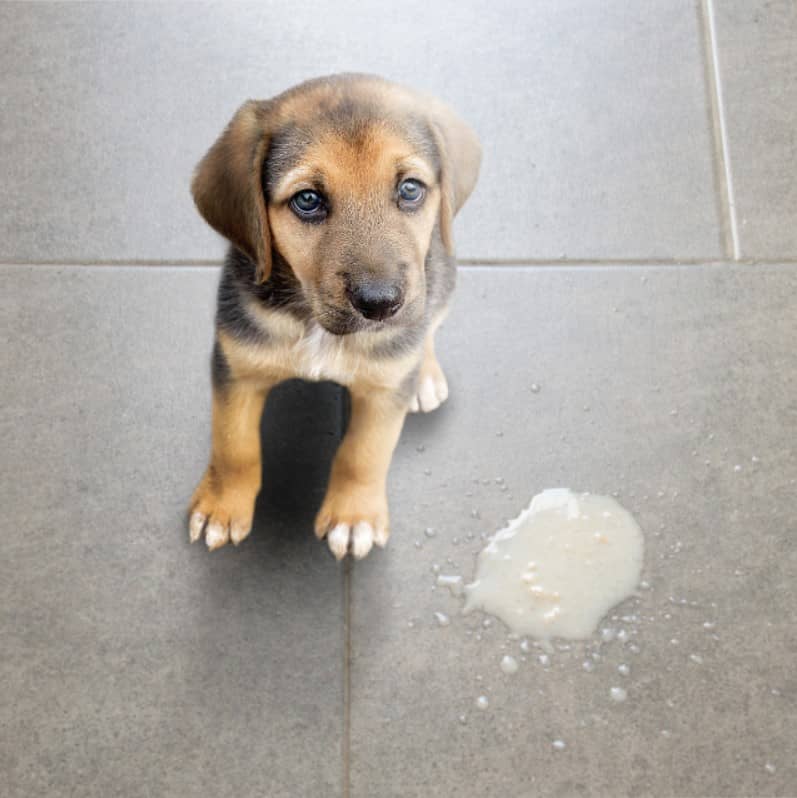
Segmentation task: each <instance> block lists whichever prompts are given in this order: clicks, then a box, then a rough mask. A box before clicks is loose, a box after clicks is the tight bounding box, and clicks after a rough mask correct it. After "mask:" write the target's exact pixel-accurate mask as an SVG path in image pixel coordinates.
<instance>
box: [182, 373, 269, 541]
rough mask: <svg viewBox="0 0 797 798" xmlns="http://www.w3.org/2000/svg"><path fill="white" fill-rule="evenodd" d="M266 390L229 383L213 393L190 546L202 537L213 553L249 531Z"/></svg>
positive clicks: (193, 506)
mask: <svg viewBox="0 0 797 798" xmlns="http://www.w3.org/2000/svg"><path fill="white" fill-rule="evenodd" d="M270 387H271V386H270V385H269V386H268V387H264V386H263V385H262V384H257V385H255V384H252V383H250V382H245V381H231V382H227V383H226V384H224V385H221V386H214V388H213V441H212V448H211V455H210V464H209V465H208V467H207V470H206V471H205V475H204V476H203V477H202V480H201V481H200V483H199V485H198V487H197V489H196V491H195V492H194V497H193V499H192V500H191V506H190V508H189V513H190V521H189V531H190V535H191V542H192V543H193V542H194V541H196V540H198V539H199V538H200V537H201V536H202V533H203V532H204V533H205V541H206V542H207V545H208V548H209V549H210V550H211V551H212V550H213V549H217V548H219V547H220V546H223V545H224V544H225V543H227V542H228V541H229V540H232V542H233V543H235V544H236V545H237V544H238V543H240V542H241V541H242V540H243V539H244V538H245V537H246V536H247V535H248V534H249V532H250V531H251V529H252V517H253V515H254V508H255V499H256V498H257V494H258V492H259V491H260V467H261V466H260V417H261V416H262V414H263V403H264V402H265V399H266V394H267V393H268V388H270Z"/></svg>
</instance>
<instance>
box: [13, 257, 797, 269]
mask: <svg viewBox="0 0 797 798" xmlns="http://www.w3.org/2000/svg"><path fill="white" fill-rule="evenodd" d="M457 264H458V266H459V267H460V268H463V269H468V268H472V267H474V266H519V267H523V266H534V267H549V268H556V267H576V266H584V267H589V266H622V267H624V268H634V267H651V266H664V267H669V266H696V267H700V266H723V265H725V266H756V265H762V266H767V265H795V264H797V258H796V257H783V258H743V257H741V256H740V257H734V258H717V257H705V258H567V259H561V258H462V259H460V260H459V261H457ZM221 266H222V262H221V261H159V262H157V263H155V262H149V261H148V262H146V263H142V262H140V261H124V260H107V261H64V260H57V261H49V260H39V261H21V260H11V261H0V269H4V268H16V267H30V268H37V267H52V268H57V267H60V268H64V269H75V268H87V269H111V268H131V269H138V268H140V269H206V268H220V267H221Z"/></svg>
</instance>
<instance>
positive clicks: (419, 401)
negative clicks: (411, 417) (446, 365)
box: [410, 371, 448, 413]
mask: <svg viewBox="0 0 797 798" xmlns="http://www.w3.org/2000/svg"><path fill="white" fill-rule="evenodd" d="M446 399H448V383H447V382H446V378H445V376H444V375H443V373H442V371H441V372H440V376H439V377H432V376H426V377H422V378H421V381H420V383H419V385H418V391H417V393H416V394H415V396H413V397H412V399H411V400H410V412H411V413H418V412H419V411H420V412H423V413H431V412H432V410H437V408H438V407H440V405H441V404H443V402H445V400H446Z"/></svg>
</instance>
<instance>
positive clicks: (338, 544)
mask: <svg viewBox="0 0 797 798" xmlns="http://www.w3.org/2000/svg"><path fill="white" fill-rule="evenodd" d="M327 545H328V546H329V550H330V551H331V552H332V553H333V554H334V555H335V559H336V560H342V559H343V558H344V557H345V556H346V551H347V550H348V548H349V525H348V524H338V525H337V526H336V527H335V528H334V529H333V530H332V531H331V532H330V533H329V535H327Z"/></svg>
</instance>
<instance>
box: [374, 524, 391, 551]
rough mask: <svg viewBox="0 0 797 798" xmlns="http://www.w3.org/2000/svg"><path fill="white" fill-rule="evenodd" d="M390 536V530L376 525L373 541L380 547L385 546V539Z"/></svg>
mask: <svg viewBox="0 0 797 798" xmlns="http://www.w3.org/2000/svg"><path fill="white" fill-rule="evenodd" d="M389 537H390V532H389V531H388V530H387V529H384V528H382V527H378V528H377V529H376V531H375V532H374V543H376V545H377V546H379V548H380V549H384V548H385V546H387V539H388V538H389Z"/></svg>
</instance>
